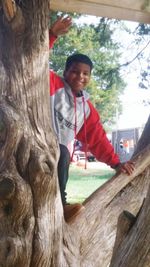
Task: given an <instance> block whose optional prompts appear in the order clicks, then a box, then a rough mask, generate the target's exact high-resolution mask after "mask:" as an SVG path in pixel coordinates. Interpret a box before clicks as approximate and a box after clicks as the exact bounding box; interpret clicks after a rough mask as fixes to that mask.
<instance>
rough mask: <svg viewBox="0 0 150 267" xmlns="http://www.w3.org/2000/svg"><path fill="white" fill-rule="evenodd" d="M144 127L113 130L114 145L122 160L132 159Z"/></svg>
mask: <svg viewBox="0 0 150 267" xmlns="http://www.w3.org/2000/svg"><path fill="white" fill-rule="evenodd" d="M142 131H143V128H140V127H139V128H131V129H123V130H116V131H113V132H112V145H113V146H114V149H115V152H116V153H117V154H118V155H119V157H120V161H121V162H124V161H127V160H130V158H131V157H132V154H133V152H134V150H135V147H136V145H137V142H138V140H139V138H140V136H141V133H142Z"/></svg>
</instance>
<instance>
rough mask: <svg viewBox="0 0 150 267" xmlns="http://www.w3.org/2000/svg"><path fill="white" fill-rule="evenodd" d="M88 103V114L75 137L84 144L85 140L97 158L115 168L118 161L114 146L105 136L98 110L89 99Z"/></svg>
mask: <svg viewBox="0 0 150 267" xmlns="http://www.w3.org/2000/svg"><path fill="white" fill-rule="evenodd" d="M88 104H89V107H90V115H89V117H88V118H87V120H86V126H85V124H84V126H83V127H82V128H81V130H80V131H79V133H78V134H77V139H78V140H79V141H81V142H83V143H84V144H85V143H86V142H87V145H88V149H89V150H90V152H91V153H92V154H93V155H94V156H95V157H96V159H97V160H99V161H101V162H104V163H106V164H107V165H109V166H111V167H112V168H115V167H116V166H117V165H118V164H119V163H120V160H119V157H118V155H117V154H115V152H114V148H113V146H112V145H111V143H110V141H109V140H108V138H107V136H106V132H105V130H104V128H103V126H102V124H101V122H100V117H99V114H98V112H97V111H96V109H95V108H94V106H93V105H92V104H91V102H90V101H88ZM84 127H86V139H87V140H85V134H84V133H85V131H84Z"/></svg>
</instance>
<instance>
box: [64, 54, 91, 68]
mask: <svg viewBox="0 0 150 267" xmlns="http://www.w3.org/2000/svg"><path fill="white" fill-rule="evenodd" d="M73 63H84V64H87V65H89V66H90V69H91V70H92V68H93V63H92V61H91V59H90V58H89V57H88V56H86V55H84V54H79V53H78V54H73V55H71V56H69V57H68V58H67V60H66V65H65V71H67V70H68V69H69V68H70V67H71V65H72V64H73Z"/></svg>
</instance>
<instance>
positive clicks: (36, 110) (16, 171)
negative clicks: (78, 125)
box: [0, 0, 150, 267]
mask: <svg viewBox="0 0 150 267" xmlns="http://www.w3.org/2000/svg"><path fill="white" fill-rule="evenodd" d="M0 3H1V13H0V70H1V71H0V73H1V74H0V80H1V86H0V90H1V94H0V95H1V97H0V141H1V142H0V149H1V153H0V204H1V205H0V207H1V209H0V211H1V213H0V214H1V220H0V249H1V254H0V266H5V267H27V266H30V267H50V266H52V267H57V266H58V267H60V266H61V267H67V266H68V267H69V266H75V267H77V266H82V267H83V266H84V267H90V266H94V267H100V266H103V267H106V266H108V264H109V262H110V261H111V256H112V250H113V246H114V240H115V234H116V224H117V220H118V216H119V214H120V213H121V212H122V211H123V210H124V209H128V210H129V211H130V212H132V213H134V214H135V215H136V214H137V219H131V221H132V228H131V229H130V231H129V232H128V233H127V231H126V232H125V231H124V232H125V233H126V238H125V239H124V241H123V242H122V244H120V245H119V247H120V250H116V251H114V256H113V257H112V263H111V267H114V266H115V267H117V266H121V267H122V266H128V267H133V266H134V267H135V266H136V267H141V266H142V267H148V266H149V262H148V257H149V251H150V242H149V241H150V237H149V231H148V230H149V228H148V227H149V223H147V220H148V219H149V212H148V211H149V206H150V205H149V194H147V192H148V186H149V170H150V167H149V166H150V161H149V158H150V147H149V140H150V138H149V137H148V136H149V133H150V131H149V127H150V119H149V121H148V124H147V128H146V131H145V136H147V137H148V138H146V140H147V141H146V142H145V143H144V144H143V142H142V141H141V143H142V144H143V145H141V148H144V149H145V150H144V151H142V152H141V149H140V151H138V152H139V154H138V155H137V156H136V158H135V162H136V170H135V172H134V174H133V175H132V176H130V177H129V176H126V175H118V176H115V177H113V178H112V179H111V180H110V181H109V182H108V183H106V184H105V185H104V186H102V188H99V189H98V190H97V191H96V192H95V193H93V195H92V196H90V197H89V198H88V199H87V200H86V201H85V203H84V205H85V207H86V208H85V211H84V212H83V213H82V214H80V215H79V216H78V217H77V218H76V220H75V221H74V222H73V223H72V224H70V225H68V224H66V223H65V221H64V217H63V210H62V205H61V198H60V192H59V187H58V182H57V161H58V156H59V151H58V146H57V141H56V139H55V137H54V136H53V131H52V129H51V126H50V114H49V110H50V108H49V101H48V99H49V92H48V87H49V81H48V56H49V54H48V17H49V14H48V1H46V0H41V1H39V0H30V1H28V0H26V1H16V2H12V1H10V0H1V2H0ZM144 140H145V137H144ZM143 146H144V147H143ZM146 195H147V197H146V200H145V202H144V204H143V206H142V207H141V204H142V202H143V199H144V198H145V196H146ZM140 207H141V210H140V212H139V209H140ZM128 217H129V218H130V217H131V218H134V217H133V216H125V218H127V221H129V223H128V224H129V225H130V226H131V223H130V220H129V219H128ZM137 226H138V227H137ZM129 228H130V227H129ZM136 229H138V232H136V231H135V230H136ZM145 233H146V234H147V237H146V239H142V241H143V243H142V242H140V241H141V239H140V240H139V239H137V238H136V237H138V236H140V237H141V238H143V237H145ZM122 236H123V235H122ZM123 237H124V236H123ZM135 239H136V243H134V240H135ZM144 242H145V243H144ZM143 244H146V246H144V245H143ZM137 246H138V248H139V249H141V247H142V249H141V250H140V251H141V254H140V261H139V262H138V260H137V259H138V257H137V256H136V257H134V253H135V249H136V248H137ZM116 247H117V245H116ZM127 249H128V252H130V255H131V257H128V255H129V253H126V254H125V257H124V259H126V262H128V265H123V264H125V263H123V264H122V263H121V264H122V265H117V264H118V263H117V264H116V261H117V262H118V261H119V259H120V257H121V256H122V255H124V253H125V251H127ZM120 251H121V252H120ZM117 252H119V255H118V253H117ZM130 255H129V256H130ZM132 255H133V257H132ZM133 260H134V262H133ZM124 262H125V260H124ZM134 263H135V264H134ZM115 264H116V265H115Z"/></svg>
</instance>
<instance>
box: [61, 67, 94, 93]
mask: <svg viewBox="0 0 150 267" xmlns="http://www.w3.org/2000/svg"><path fill="white" fill-rule="evenodd" d="M90 77H91V68H90V66H89V65H87V64H84V63H76V62H74V63H73V64H72V65H71V66H70V68H69V69H68V70H67V71H64V78H65V81H66V82H67V83H68V84H69V86H70V87H71V89H72V91H73V92H74V93H75V94H77V93H78V92H80V91H81V90H83V89H84V88H85V87H86V86H87V84H88V83H89V81H90Z"/></svg>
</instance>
